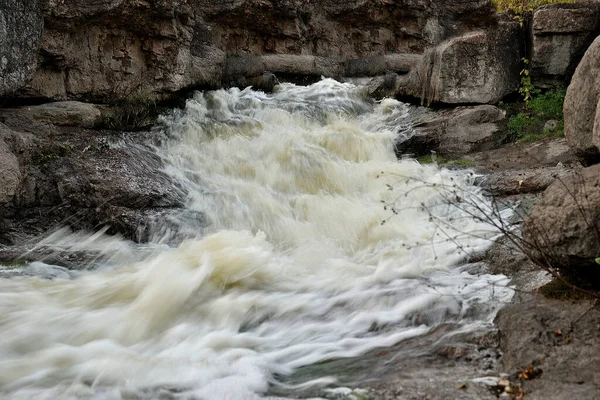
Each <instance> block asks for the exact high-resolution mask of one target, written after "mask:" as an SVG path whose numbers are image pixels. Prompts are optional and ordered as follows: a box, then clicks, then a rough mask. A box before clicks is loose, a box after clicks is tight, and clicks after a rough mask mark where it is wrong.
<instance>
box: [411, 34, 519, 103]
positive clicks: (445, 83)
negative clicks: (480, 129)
mask: <svg viewBox="0 0 600 400" xmlns="http://www.w3.org/2000/svg"><path fill="white" fill-rule="evenodd" d="M519 32H520V30H519V25H518V24H517V23H513V22H501V23H499V24H498V25H497V26H496V27H490V28H489V29H486V30H476V31H471V32H468V33H466V34H463V35H461V36H457V37H454V38H451V39H448V40H447V41H445V42H443V43H441V44H440V45H438V46H437V47H435V48H433V49H432V50H431V51H429V52H428V53H427V54H426V55H425V57H424V59H423V61H422V63H421V65H420V67H419V68H418V70H417V71H416V79H418V82H417V85H416V86H415V82H412V83H411V85H409V86H407V87H405V88H403V89H402V90H403V91H405V93H402V92H401V94H407V95H413V96H418V97H421V98H422V100H424V101H426V102H427V103H437V102H439V103H446V104H466V103H467V104H468V103H480V104H488V103H489V104H493V103H497V102H498V101H500V100H501V99H502V98H503V97H505V96H506V95H508V94H511V93H513V92H515V91H516V90H517V88H518V87H519V72H520V52H519V46H518V43H519Z"/></svg>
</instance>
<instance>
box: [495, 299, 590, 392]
mask: <svg viewBox="0 0 600 400" xmlns="http://www.w3.org/2000/svg"><path fill="white" fill-rule="evenodd" d="M523 296H524V297H525V298H524V299H523V300H521V301H517V302H515V303H514V304H510V305H508V306H507V307H505V308H504V309H502V310H501V311H500V312H499V314H498V317H497V318H496V321H495V322H496V324H497V325H498V328H499V329H500V347H501V349H502V354H503V364H504V369H505V370H506V371H507V372H509V373H511V374H516V373H517V372H518V371H520V370H522V369H523V368H524V367H525V366H527V365H533V366H536V367H538V368H540V369H541V370H542V371H543V373H542V375H541V376H540V377H538V378H536V379H533V380H529V381H522V382H521V385H522V389H523V391H524V392H525V393H527V396H526V397H527V398H528V399H535V400H545V399H585V400H593V399H597V398H598V396H599V395H600V389H599V385H600V374H598V371H599V370H600V343H599V341H598V325H599V324H600V310H599V309H598V307H597V304H594V302H593V301H568V300H553V299H547V298H544V297H543V296H542V295H541V294H539V293H534V294H533V295H523ZM557 330H558V331H557ZM559 332H560V334H559Z"/></svg>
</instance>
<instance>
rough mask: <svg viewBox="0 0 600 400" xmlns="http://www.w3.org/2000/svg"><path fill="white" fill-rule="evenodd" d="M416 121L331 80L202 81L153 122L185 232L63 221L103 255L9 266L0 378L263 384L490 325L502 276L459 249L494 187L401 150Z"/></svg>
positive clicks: (163, 390)
mask: <svg viewBox="0 0 600 400" xmlns="http://www.w3.org/2000/svg"><path fill="white" fill-rule="evenodd" d="M411 121H412V120H411V108H410V107H409V106H408V105H406V104H403V103H401V102H398V101H395V100H390V99H386V100H384V101H381V102H374V101H372V100H370V99H368V97H367V96H366V91H365V88H363V87H361V86H357V85H354V84H351V83H339V82H336V81H333V80H329V79H324V80H322V81H320V82H318V83H316V84H314V85H311V86H306V87H305V86H296V85H293V84H282V85H280V86H279V87H278V89H277V90H276V91H275V93H273V94H264V93H262V92H255V91H252V90H249V89H246V90H239V89H230V90H219V91H214V92H206V93H196V94H195V95H194V96H193V98H191V99H189V100H188V102H187V105H186V107H185V109H183V110H179V111H177V112H173V113H172V114H169V115H167V116H164V117H163V118H162V121H161V123H160V126H159V127H158V128H157V129H160V130H162V132H163V134H164V135H166V137H168V140H166V141H165V143H164V144H163V145H162V146H159V147H158V148H156V151H157V152H158V154H159V155H160V157H161V158H162V159H163V161H164V165H165V170H166V172H167V174H168V175H169V176H170V177H171V178H172V179H173V181H174V182H176V183H177V185H178V186H179V187H181V188H182V190H184V191H185V193H186V194H187V197H186V207H185V208H186V210H187V211H189V212H187V213H180V214H176V215H174V216H173V218H175V219H177V221H176V222H177V224H176V225H177V226H178V230H179V232H180V233H181V232H183V234H182V235H180V236H174V235H173V233H172V232H169V233H167V236H168V237H169V239H166V237H167V236H165V237H163V239H164V240H161V238H159V237H157V238H156V239H155V240H154V242H153V243H151V244H149V245H144V246H141V245H140V246H136V245H134V244H131V243H126V242H125V241H122V240H119V239H116V238H112V239H111V238H109V237H106V236H104V235H103V234H101V233H99V234H88V235H86V234H72V235H67V234H64V235H65V236H63V237H61V238H60V239H61V240H62V243H63V244H66V245H70V246H72V247H77V248H79V249H84V250H85V249H91V248H94V249H95V250H98V249H101V250H102V252H103V254H104V257H103V258H101V259H100V260H101V261H100V264H101V265H100V267H96V268H94V269H93V270H86V271H77V272H70V271H67V272H64V273H61V274H55V275H54V276H53V279H48V277H47V276H45V277H44V276H20V277H13V278H11V279H0V395H2V396H4V397H5V398H10V399H142V398H147V399H153V398H177V399H179V398H181V399H260V398H263V396H265V395H266V393H268V392H269V390H270V388H273V387H278V386H280V385H287V386H289V385H290V384H289V383H286V376H289V375H291V374H292V373H293V372H294V371H296V370H297V369H298V368H301V367H305V366H310V365H313V364H316V363H320V362H323V361H326V360H336V359H344V358H348V357H357V356H360V355H363V354H365V353H367V352H369V351H371V350H373V349H376V348H380V347H390V346H393V345H396V344H398V343H400V342H402V341H405V340H407V339H411V338H415V337H420V336H424V335H427V334H428V332H430V331H431V330H432V329H434V328H436V327H438V326H439V325H440V324H449V323H451V324H453V325H455V326H456V327H457V328H456V329H461V330H475V329H480V328H482V327H484V326H487V325H489V324H490V322H491V320H492V318H493V316H494V315H495V313H496V311H497V310H498V308H499V306H500V304H501V303H502V302H503V301H506V299H507V298H509V297H510V295H511V290H510V288H508V287H507V283H508V280H507V279H506V277H504V276H494V275H488V274H485V273H484V274H474V273H470V272H468V271H469V270H468V268H466V267H465V265H464V264H465V262H466V254H470V253H478V252H481V251H483V250H485V249H486V248H487V247H488V246H489V245H490V244H491V241H490V239H491V238H493V237H495V236H496V235H497V233H498V232H496V231H494V229H491V228H490V226H489V224H487V223H484V222H482V221H481V220H480V219H479V218H478V217H477V216H478V215H479V214H478V213H479V212H480V211H481V210H486V209H489V207H491V205H490V203H489V200H488V199H486V198H485V197H484V196H483V195H482V193H481V191H480V189H478V188H477V187H475V186H474V185H473V174H472V173H471V172H469V171H458V170H454V171H452V170H448V169H442V168H439V167H438V166H436V165H433V164H430V165H421V164H419V163H418V162H416V161H415V160H412V159H403V160H398V159H397V157H396V155H395V153H394V143H395V142H396V141H398V140H403V139H405V138H406V137H408V136H409V135H411V134H412V128H411V124H412V122H411ZM199 214H202V215H204V216H205V218H206V220H207V223H206V224H205V226H204V228H202V229H201V231H198V230H197V226H198V224H197V221H194V220H193V219H194V217H193V216H194V215H199ZM194 229H196V231H194ZM162 234H165V231H164V230H163V231H161V235H162ZM173 237H183V238H184V240H173ZM54 239H57V238H56V237H54ZM26 268H30V269H33V270H45V271H47V270H48V269H52V268H53V266H48V265H46V264H42V263H33V264H32V265H29V266H27V267H26ZM57 270H58V269H57ZM61 271H62V270H61ZM335 379H336V371H334V370H332V371H328V373H327V374H325V375H324V376H318V377H311V378H310V379H309V381H308V382H300V383H295V384H298V385H300V386H302V387H307V386H311V385H313V386H325V385H333V386H335ZM288 389H289V388H288ZM292 391H293V388H292ZM161 396H162V397H161Z"/></svg>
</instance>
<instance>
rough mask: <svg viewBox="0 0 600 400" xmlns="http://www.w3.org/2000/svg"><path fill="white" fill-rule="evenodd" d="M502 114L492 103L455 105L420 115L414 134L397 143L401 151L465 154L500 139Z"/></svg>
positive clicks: (484, 147)
mask: <svg viewBox="0 0 600 400" xmlns="http://www.w3.org/2000/svg"><path fill="white" fill-rule="evenodd" d="M504 117H505V113H504V111H502V110H501V109H499V108H497V107H495V106H491V105H481V106H475V107H458V108H456V109H453V110H445V111H441V112H437V113H432V114H430V115H429V116H425V117H422V118H424V119H425V121H422V122H418V123H417V124H416V125H415V133H414V134H413V136H411V137H410V138H409V139H408V140H406V141H405V142H402V143H399V144H398V145H397V151H398V152H400V153H402V154H413V155H417V156H420V155H426V154H429V153H430V152H431V151H435V152H437V153H440V154H442V155H459V156H460V155H464V154H468V153H472V152H475V151H481V150H486V149H489V148H492V147H493V146H494V144H495V143H497V142H500V141H501V138H500V137H499V136H501V135H502V129H501V122H502V121H503V120H504Z"/></svg>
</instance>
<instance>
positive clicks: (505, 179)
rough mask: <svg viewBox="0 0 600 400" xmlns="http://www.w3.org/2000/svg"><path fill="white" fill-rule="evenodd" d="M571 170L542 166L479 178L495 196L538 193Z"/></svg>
mask: <svg viewBox="0 0 600 400" xmlns="http://www.w3.org/2000/svg"><path fill="white" fill-rule="evenodd" d="M569 174H570V171H569V170H567V169H565V168H561V167H540V168H531V169H521V170H507V171H502V172H495V173H491V174H489V175H486V176H484V177H482V178H481V179H480V180H479V184H480V185H481V187H483V188H484V189H486V190H487V191H488V192H489V193H491V194H492V195H494V196H507V195H514V194H525V193H538V192H542V191H544V190H546V189H547V188H548V186H550V185H551V184H552V183H554V181H555V180H556V179H557V178H558V179H564V178H566V177H568V176H569Z"/></svg>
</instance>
